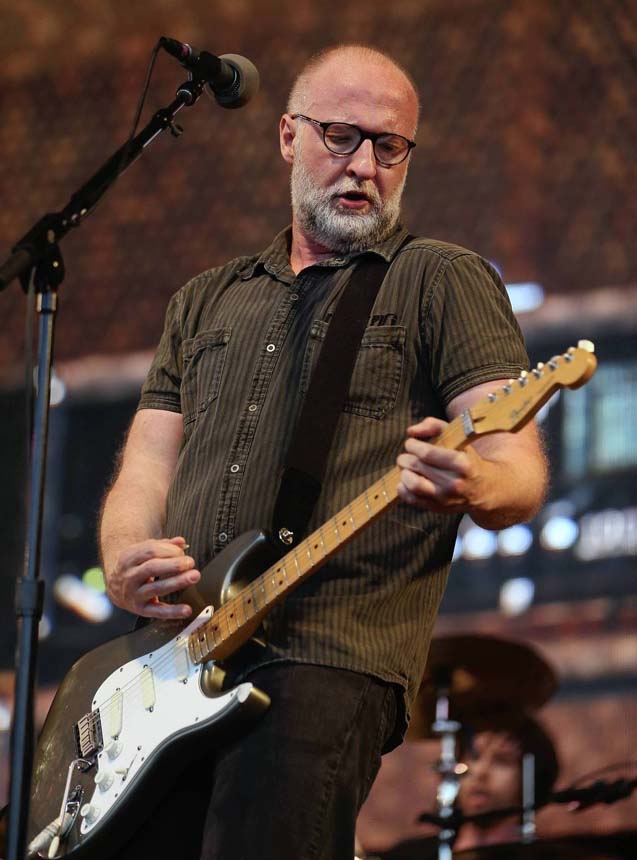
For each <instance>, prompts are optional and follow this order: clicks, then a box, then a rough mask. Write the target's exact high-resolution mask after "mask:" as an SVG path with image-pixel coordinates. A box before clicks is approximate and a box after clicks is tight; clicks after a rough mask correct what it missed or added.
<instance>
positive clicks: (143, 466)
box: [100, 409, 201, 618]
mask: <svg viewBox="0 0 637 860" xmlns="http://www.w3.org/2000/svg"><path fill="white" fill-rule="evenodd" d="M182 436H183V422H182V416H181V415H180V414H179V413H176V412H168V411H166V410H161V409H141V410H140V411H139V412H138V413H137V414H136V415H135V418H134V420H133V423H132V425H131V428H130V431H129V434H128V438H127V440H126V444H125V446H124V451H123V455H122V461H121V466H120V470H119V473H118V475H117V477H116V479H115V481H114V483H113V486H112V487H111V489H110V491H109V492H108V494H107V496H106V498H105V500H104V505H103V508H102V517H101V523H100V548H101V554H102V565H103V569H104V576H105V579H106V590H107V594H108V596H109V598H110V599H111V601H112V602H113V603H114V604H115V605H116V606H120V607H121V608H122V609H127V610H128V611H129V612H133V613H135V614H137V615H143V616H146V617H148V618H186V617H188V616H189V615H190V614H191V610H190V607H188V606H186V605H185V604H170V603H165V602H163V601H162V598H163V597H165V596H166V595H167V594H170V593H172V592H174V591H179V590H181V589H184V588H186V587H187V586H188V585H191V584H193V583H195V582H197V581H198V580H199V579H200V576H201V574H200V573H199V571H198V570H196V569H195V562H194V560H193V559H192V558H191V557H190V556H188V555H187V554H186V549H187V546H186V541H185V539H184V537H183V536H179V535H177V536H172V537H167V538H164V537H162V535H163V528H164V521H165V513H166V495H167V493H168V487H169V486H170V482H171V480H172V476H173V473H174V470H175V466H176V463H177V457H178V456H179V449H180V446H181V441H182Z"/></svg>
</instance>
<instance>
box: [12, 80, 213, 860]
mask: <svg viewBox="0 0 637 860" xmlns="http://www.w3.org/2000/svg"><path fill="white" fill-rule="evenodd" d="M205 83H206V81H205V79H203V78H200V77H198V76H196V75H191V76H190V78H189V80H188V81H186V82H184V83H183V84H181V85H180V86H179V88H178V89H177V93H176V96H175V99H174V100H173V101H172V102H171V103H170V105H168V107H166V108H163V109H161V110H159V111H157V112H156V113H155V115H154V116H153V118H152V119H151V120H150V122H149V123H148V124H147V125H146V126H145V127H144V128H143V129H142V130H141V131H140V132H139V134H137V135H136V136H135V137H134V138H133V139H132V140H130V141H129V142H128V143H126V144H124V145H123V146H122V147H120V148H119V149H118V150H117V151H116V152H115V153H114V154H113V155H112V156H111V157H110V158H109V159H108V160H107V161H106V162H105V163H104V164H103V165H102V167H100V169H99V170H98V171H97V172H96V173H95V174H94V175H93V176H92V177H91V178H90V179H89V180H88V182H86V183H85V184H84V185H83V186H82V187H81V188H80V189H79V190H78V191H76V192H75V193H74V194H73V195H72V197H71V198H70V200H69V202H68V203H67V205H66V206H65V207H64V209H62V210H61V211H60V212H54V213H48V214H46V215H44V216H43V217H42V218H41V219H40V220H39V221H37V222H36V224H34V226H33V227H32V228H31V229H30V230H29V231H28V232H27V233H26V234H25V235H24V236H23V237H22V239H20V241H19V242H17V243H16V245H15V246H14V247H13V250H12V253H11V255H10V256H9V257H8V259H7V260H6V261H5V262H4V263H3V264H2V265H0V290H2V289H3V288H4V287H6V286H8V285H9V283H10V282H11V281H12V280H13V279H14V278H19V279H20V281H21V284H22V288H23V290H24V291H25V293H28V292H29V291H30V290H35V292H36V294H37V312H38V315H39V324H38V332H39V334H38V369H37V397H36V405H35V413H34V422H33V429H32V434H31V440H32V441H31V446H32V447H31V464H30V470H29V471H30V476H29V508H28V513H27V532H26V534H27V537H26V543H25V553H24V567H23V575H22V577H19V578H18V580H17V583H16V617H17V645H16V663H15V665H16V677H15V694H14V706H13V721H12V733H11V776H10V784H9V815H8V834H7V860H23V858H24V856H25V846H26V829H27V822H28V813H29V794H30V787H31V771H32V766H33V695H34V687H35V671H36V663H37V632H38V623H39V621H40V618H41V616H42V605H43V598H44V582H43V581H42V579H41V578H40V577H39V569H40V555H41V542H42V513H43V502H44V479H45V471H46V447H47V431H48V416H49V398H50V389H51V364H52V360H53V343H54V336H55V318H56V310H57V289H58V287H59V286H60V284H61V283H62V281H63V279H64V262H63V259H62V254H61V251H60V248H59V242H60V240H61V239H62V238H63V237H64V236H65V235H66V234H67V233H68V232H69V230H70V229H71V228H72V227H78V226H79V225H80V223H81V222H82V220H83V219H84V218H85V217H86V216H87V215H88V214H89V213H90V212H91V210H92V209H93V208H94V207H95V205H96V204H97V202H98V201H99V200H100V198H101V197H102V196H103V195H104V194H105V193H106V191H107V190H108V189H109V188H110V186H111V185H112V184H113V182H114V181H115V180H116V179H117V177H118V176H119V175H120V174H121V173H123V172H124V171H125V170H126V168H127V167H129V166H130V165H131V164H132V163H133V162H134V161H136V160H137V158H139V156H140V155H141V154H142V152H143V151H144V149H145V148H146V146H148V144H150V143H151V142H152V141H153V140H154V139H155V138H156V137H157V136H158V135H159V134H161V133H162V132H164V131H166V129H169V130H170V132H171V133H172V135H173V136H174V137H179V135H180V134H181V132H182V129H181V128H179V126H177V125H176V124H175V123H174V117H175V114H177V113H178V112H179V111H180V110H181V109H182V108H183V107H190V106H192V105H194V103H195V102H196V101H197V99H198V98H199V96H200V95H201V93H202V92H203V88H204V85H205ZM26 394H27V396H30V392H28V391H27V392H26ZM29 429H30V428H29Z"/></svg>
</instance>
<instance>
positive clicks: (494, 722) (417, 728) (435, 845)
mask: <svg viewBox="0 0 637 860" xmlns="http://www.w3.org/2000/svg"><path fill="white" fill-rule="evenodd" d="M557 685H558V682H557V677H556V675H555V672H554V671H553V669H552V668H551V667H550V666H549V665H548V664H547V663H546V661H545V660H543V659H542V657H540V655H539V654H538V653H537V652H536V651H534V650H533V649H532V648H531V647H529V646H528V645H523V644H522V643H519V642H513V641H511V640H506V639H502V638H498V637H493V636H482V635H450V636H441V637H438V638H435V639H434V640H433V641H432V644H431V648H430V652H429V658H428V663H427V668H426V671H425V675H424V677H423V680H422V683H421V686H420V690H419V693H418V696H417V698H416V702H415V704H414V708H413V714H412V721H411V724H410V727H409V731H408V733H407V737H406V740H407V741H413V740H421V739H432V738H435V739H438V740H439V758H438V762H437V764H436V766H435V770H436V772H437V773H438V774H439V776H440V781H439V784H438V789H437V794H436V805H437V808H436V810H435V811H427V812H424V813H423V814H422V815H420V816H419V820H420V821H424V822H428V823H430V824H434V825H435V826H436V827H437V828H438V835H437V836H436V837H427V838H419V839H412V840H409V841H406V842H402V843H400V844H398V845H396V846H394V847H393V848H391V849H389V850H387V851H384V852H381V853H380V855H374V860H428V858H431V860H451V858H454V860H456V858H457V860H505V858H506V860H548V858H551V860H553V858H560V860H561V858H564V860H611V858H612V860H614V858H627V857H631V858H633V857H637V830H635V831H633V830H631V831H624V832H621V833H615V834H606V835H595V834H587V835H581V834H580V835H573V836H564V837H560V838H556V839H555V838H554V839H537V837H536V831H535V812H536V810H537V809H539V808H540V807H543V806H545V805H547V804H549V803H569V804H571V808H573V805H577V804H579V805H580V806H590V805H593V804H594V803H601V802H603V803H612V802H614V801H615V800H619V799H620V798H624V797H628V796H629V795H630V794H631V793H632V792H634V791H635V790H636V789H637V780H632V781H629V780H626V779H621V780H616V781H614V782H612V783H607V782H603V781H597V782H595V783H594V785H593V786H592V787H588V788H584V789H582V788H576V787H573V788H572V789H567V790H565V791H560V792H554V793H553V794H548V795H547V796H545V797H541V798H540V797H539V796H537V793H536V788H535V775H536V762H535V757H534V755H533V754H528V753H527V754H524V755H523V757H522V761H521V767H520V773H521V785H520V791H519V793H518V797H517V798H516V800H517V802H516V803H515V804H512V805H509V806H507V807H506V808H501V809H490V810H485V811H481V812H480V813H477V814H465V813H464V812H463V810H462V809H461V806H460V803H459V794H460V790H461V784H462V779H463V777H464V776H465V775H466V774H467V771H468V770H469V769H470V767H471V765H470V764H469V766H467V764H465V763H464V762H462V761H460V760H459V759H458V754H459V750H460V748H461V742H462V740H463V739H466V738H467V737H471V736H473V735H477V734H479V733H480V732H491V733H493V732H497V733H505V734H506V733H511V734H512V735H513V736H515V732H516V729H519V727H520V726H521V724H522V723H523V721H524V720H528V719H529V718H530V715H531V714H533V712H535V711H537V709H538V708H540V707H541V706H542V705H544V704H545V703H546V702H547V701H548V700H549V698H550V697H551V696H552V695H553V694H554V693H555V691H556V689H557ZM520 798H521V803H520ZM512 816H516V818H515V819H514V820H516V821H517V822H518V823H519V824H518V826H517V827H515V830H516V831H517V833H518V838H517V839H516V841H508V842H506V843H501V844H488V845H482V846H481V847H475V848H471V849H468V850H467V849H465V850H454V844H455V843H456V840H457V838H458V834H459V832H460V830H461V829H462V828H463V827H465V826H471V824H473V825H478V827H480V826H482V828H484V826H485V825H486V824H487V821H488V823H489V825H491V824H493V823H494V822H495V823H497V822H498V821H499V820H503V819H504V818H508V819H509V820H511V818H512ZM460 841H462V840H460ZM464 841H465V843H466V839H465V840H464ZM363 856H364V855H363ZM368 858H369V860H372V858H371V855H368Z"/></svg>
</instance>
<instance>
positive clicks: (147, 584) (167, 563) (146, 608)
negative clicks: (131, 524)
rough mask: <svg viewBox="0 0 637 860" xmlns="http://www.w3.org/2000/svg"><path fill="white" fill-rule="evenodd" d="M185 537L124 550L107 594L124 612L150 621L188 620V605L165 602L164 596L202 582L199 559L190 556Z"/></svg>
mask: <svg viewBox="0 0 637 860" xmlns="http://www.w3.org/2000/svg"><path fill="white" fill-rule="evenodd" d="M186 549H187V545H186V540H185V538H183V537H173V538H164V539H161V540H145V541H142V542H141V543H135V544H131V545H130V546H128V547H126V548H125V549H124V550H122V551H121V552H120V553H119V555H118V557H117V560H116V563H115V567H114V568H113V570H112V571H110V572H109V573H107V574H106V593H107V594H108V596H109V598H110V600H111V601H112V602H113V603H114V604H115V605H116V606H119V607H121V608H122V609H127V610H128V611H129V612H133V613H135V614H136V615H143V616H144V617H146V618H188V616H189V615H191V614H192V609H191V608H190V606H188V605H187V604H186V603H174V604H173V603H165V602H163V601H162V599H161V598H162V597H165V596H166V595H167V594H172V592H174V591H181V590H182V589H184V588H187V587H188V586H189V585H193V584H194V583H196V582H199V580H200V579H201V573H200V572H199V571H198V570H196V569H195V560H194V559H193V558H191V557H190V556H189V555H186Z"/></svg>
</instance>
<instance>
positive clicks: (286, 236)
mask: <svg viewBox="0 0 637 860" xmlns="http://www.w3.org/2000/svg"><path fill="white" fill-rule="evenodd" d="M407 235H408V234H407V230H405V228H404V227H402V225H400V224H399V225H398V226H397V227H396V229H395V230H394V232H393V233H392V234H391V235H390V236H388V237H387V238H386V239H383V241H382V242H378V243H377V244H375V245H372V246H370V247H369V248H367V249H366V250H365V251H357V252H356V253H354V254H347V255H343V256H339V255H338V254H335V256H334V257H331V258H330V259H329V260H324V261H323V262H321V263H319V264H318V265H320V266H325V267H329V268H340V267H343V266H346V265H348V264H349V263H350V262H351V261H353V260H355V259H356V258H358V257H361V256H362V255H363V254H367V253H371V254H377V255H378V256H379V257H382V258H383V259H384V260H387V262H388V263H391V261H392V260H393V259H394V257H395V256H396V253H397V252H398V249H399V248H400V246H401V245H402V244H403V242H404V241H405V239H406V237H407ZM291 241H292V227H290V226H288V227H286V228H285V229H284V230H281V232H280V233H279V234H278V235H276V236H275V237H274V239H273V240H272V242H271V243H270V245H269V246H268V247H267V248H266V249H265V251H263V253H262V254H260V255H259V256H258V257H257V259H256V260H252V261H251V262H250V264H249V265H248V266H247V267H246V268H245V269H243V270H242V272H241V278H242V279H243V280H244V281H247V280H248V279H249V278H252V277H254V275H255V273H256V272H257V271H258V270H261V269H265V271H267V272H269V273H270V274H271V275H274V276H275V277H279V276H283V277H282V280H289V276H291V278H292V279H293V278H294V274H293V273H292V270H291V269H290V243H291ZM286 269H287V270H288V272H287V273H286V272H285V270H286ZM286 274H287V275H288V277H286Z"/></svg>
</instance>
